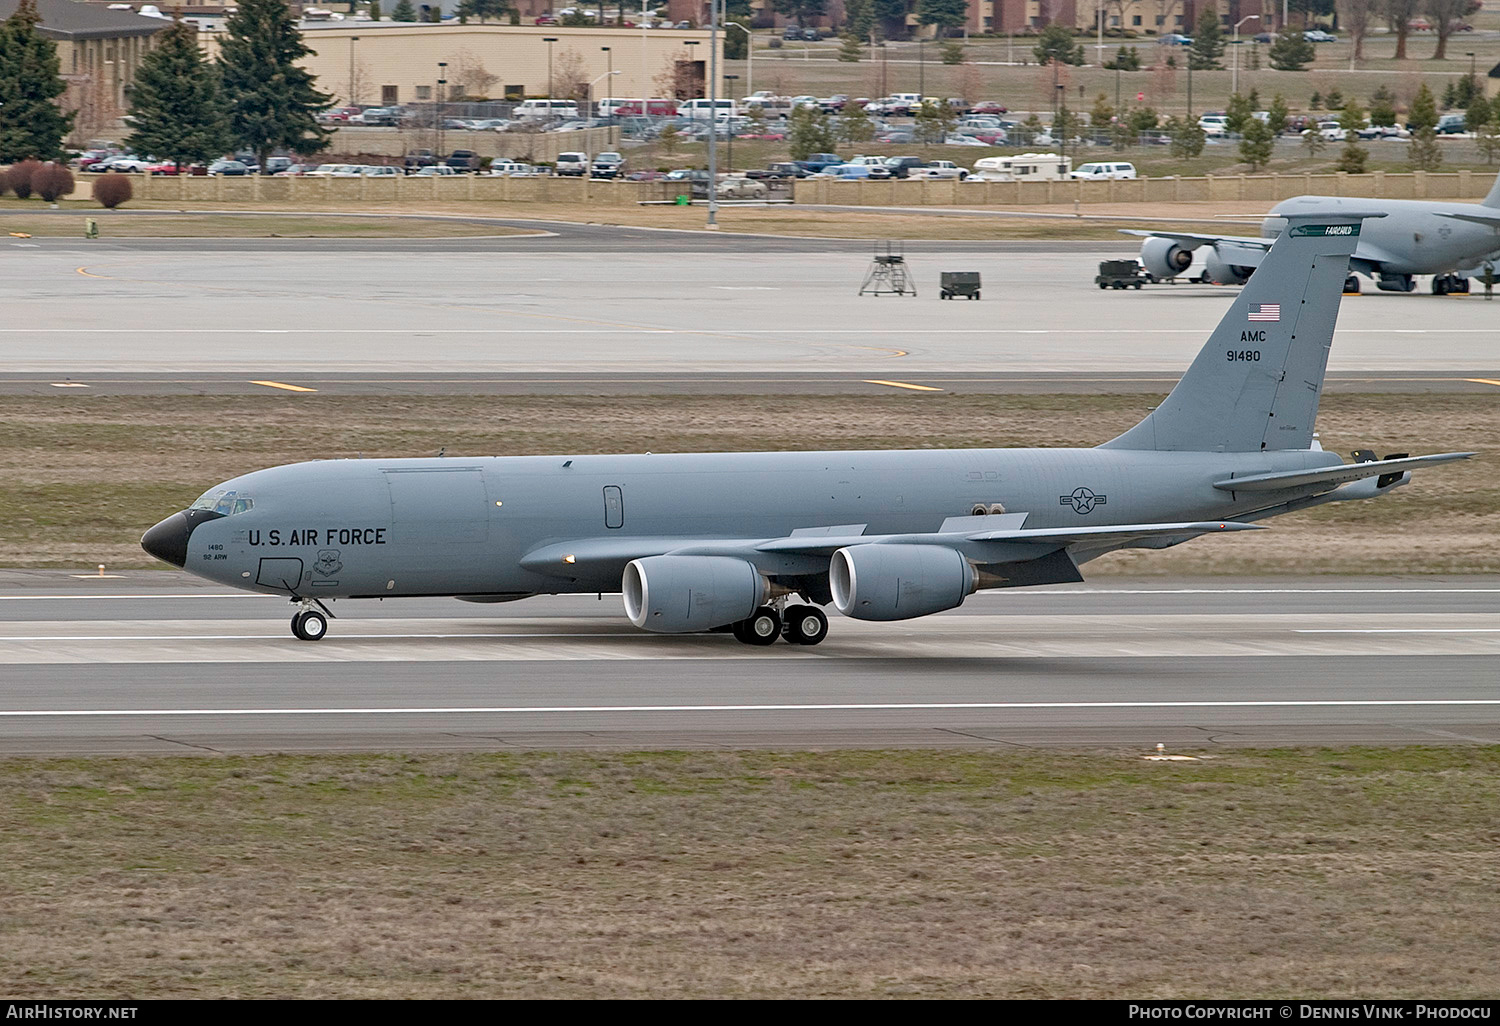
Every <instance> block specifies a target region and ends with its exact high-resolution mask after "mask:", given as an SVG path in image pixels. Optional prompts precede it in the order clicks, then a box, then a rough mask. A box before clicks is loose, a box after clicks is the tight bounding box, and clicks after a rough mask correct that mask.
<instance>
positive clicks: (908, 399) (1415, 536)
mask: <svg viewBox="0 0 1500 1026" xmlns="http://www.w3.org/2000/svg"><path fill="white" fill-rule="evenodd" d="M1157 401H1158V400H1157V399H1156V398H1155V397H1153V396H1144V395H1123V396H1109V395H1106V396H1046V395H1043V396H1034V395H1025V396H1003V395H1002V396H993V395H962V394H953V393H942V394H933V395H879V396H854V395H834V396H800V395H799V396H756V397H754V398H752V399H749V400H747V399H745V398H743V397H735V396H661V397H657V396H610V397H608V398H605V397H593V396H507V397H505V398H504V399H495V398H491V397H485V396H433V397H409V398H408V397H389V398H387V397H374V398H371V397H331V396H323V395H266V396H152V397H114V396H99V397H93V398H79V397H77V396H74V395H58V396H50V395H49V396H38V397H24V396H23V397H4V398H0V478H3V479H4V480H5V482H6V486H5V488H4V489H0V523H3V524H5V530H4V532H0V566H7V567H79V566H82V567H87V568H90V569H92V568H93V567H94V566H96V565H97V564H99V563H105V564H107V565H108V566H111V567H131V566H141V567H144V566H159V565H160V564H156V563H154V562H153V561H151V560H150V559H149V558H148V557H147V556H146V555H145V554H144V553H142V552H141V550H140V548H139V545H138V542H139V539H140V536H141V533H142V532H143V531H144V530H145V529H146V528H147V527H149V526H150V525H151V524H154V523H155V522H156V521H157V520H159V519H161V518H162V517H164V516H166V515H167V514H168V513H171V512H174V511H176V510H178V509H181V508H183V507H184V506H185V505H187V504H188V503H189V502H191V501H192V500H193V499H194V498H195V497H197V496H198V495H199V494H200V493H202V492H203V491H205V490H206V489H207V488H209V487H210V486H211V485H214V484H217V483H218V482H219V481H222V480H224V479H226V478H229V477H232V476H235V475H237V474H242V473H245V472H247V471H251V470H256V469H259V468H262V467H268V466H274V465H277V464H282V463H290V462H294V461H297V460H304V459H309V458H336V457H348V456H354V455H356V454H358V453H363V454H364V455H366V456H372V457H373V456H391V457H395V456H423V455H431V454H434V453H436V452H437V451H438V450H439V449H440V448H445V447H446V449H447V451H448V453H449V454H450V455H498V456H506V455H512V456H513V455H526V454H532V453H549V452H551V453H559V452H569V453H577V452H642V451H646V450H650V451H653V452H673V451H679V452H680V451H714V450H719V451H725V450H729V451H733V450H775V449H788V448H796V449H818V448H940V447H950V446H953V447H961V446H983V445H1010V446H1026V445H1044V446H1076V445H1094V444H1097V443H1098V442H1100V441H1103V440H1105V439H1107V438H1111V437H1113V436H1114V435H1115V434H1117V433H1119V432H1120V431H1121V430H1123V429H1125V428H1126V427H1129V426H1130V425H1131V424H1133V423H1135V422H1136V421H1137V420H1138V419H1139V418H1140V417H1141V416H1143V415H1144V413H1145V411H1146V409H1147V408H1148V407H1150V406H1153V405H1154V404H1155V403H1156V402H1157ZM308 423H316V424H318V425H319V430H318V432H317V435H316V438H317V443H318V446H319V447H318V448H316V449H309V442H308V435H307V430H306V426H307V424H308ZM1318 426H1319V429H1320V430H1321V432H1322V442H1323V445H1324V446H1325V447H1326V448H1328V449H1330V450H1333V451H1336V452H1349V451H1350V450H1352V449H1354V448H1357V447H1369V448H1373V449H1375V450H1376V451H1377V452H1380V453H1387V452H1414V453H1421V452H1444V451H1452V450H1457V449H1477V450H1480V451H1483V452H1488V453H1494V452H1496V451H1497V450H1500V418H1497V417H1496V416H1495V399H1494V397H1492V396H1489V395H1462V394H1455V395H1427V396H1409V395H1371V396H1362V395H1331V396H1328V397H1326V398H1325V400H1324V403H1323V408H1322V413H1321V415H1320V417H1319V421H1318ZM1495 466H1496V464H1495V461H1494V459H1493V458H1489V459H1485V458H1481V459H1478V460H1471V461H1469V462H1466V463H1462V464H1459V465H1455V466H1448V467H1442V468H1437V469H1434V470H1430V471H1425V472H1422V473H1420V474H1418V475H1416V481H1415V482H1414V483H1413V484H1412V485H1410V486H1409V487H1407V488H1404V489H1401V490H1399V491H1397V492H1396V493H1394V494H1393V495H1391V496H1389V497H1387V498H1384V499H1381V500H1378V501H1374V502H1368V503H1354V504H1343V505H1336V506H1332V507H1326V508H1323V509H1316V510H1310V511H1308V512H1305V513H1299V514H1294V515H1291V516H1286V517H1280V518H1277V519H1276V520H1274V521H1272V524H1273V527H1274V529H1273V530H1270V531H1261V532H1246V535H1245V536H1239V537H1233V538H1214V539H1207V540H1202V541H1198V542H1194V543H1193V544H1190V545H1184V546H1180V547H1178V548H1174V549H1171V550H1169V551H1164V552H1122V553H1115V554H1112V555H1109V556H1106V557H1105V558H1103V559H1101V560H1098V561H1096V562H1094V563H1091V564H1089V568H1088V572H1089V573H1090V574H1091V575H1098V574H1101V573H1110V572H1128V573H1132V574H1142V573H1258V574H1265V573H1293V572H1295V573H1335V572H1337V573H1402V572H1413V573H1481V572H1494V571H1496V570H1497V569H1500V473H1497V471H1496V470H1495ZM141 468H152V469H151V470H150V471H148V472H144V473H143V472H142V470H141Z"/></svg>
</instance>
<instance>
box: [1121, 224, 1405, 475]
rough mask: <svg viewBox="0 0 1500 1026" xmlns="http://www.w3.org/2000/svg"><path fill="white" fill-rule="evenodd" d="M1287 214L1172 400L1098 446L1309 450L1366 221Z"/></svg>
mask: <svg viewBox="0 0 1500 1026" xmlns="http://www.w3.org/2000/svg"><path fill="white" fill-rule="evenodd" d="M1383 216H1385V215H1384V214H1382V213H1380V212H1379V211H1373V210H1372V211H1359V210H1355V211H1350V210H1337V211H1330V212H1328V213H1323V214H1319V213H1316V212H1308V213H1296V214H1290V215H1288V216H1287V227H1286V230H1285V231H1284V232H1282V233H1281V235H1280V236H1278V237H1277V239H1276V242H1275V244H1274V245H1272V246H1271V249H1270V252H1268V253H1267V254H1266V257H1265V259H1264V260H1263V261H1262V262H1261V265H1260V267H1259V268H1257V269H1256V271H1255V273H1254V274H1253V275H1252V276H1251V278H1250V280H1249V282H1247V283H1246V284H1245V287H1244V288H1243V289H1241V290H1240V294H1239V296H1238V297H1237V298H1236V299H1235V301H1234V305H1232V306H1231V307H1230V308H1229V312H1228V313H1226V314H1225V315H1224V319H1223V320H1221V321H1220V322H1219V326H1218V327H1217V328H1216V329H1214V333H1213V334H1212V335H1211V336H1209V339H1208V343H1207V344H1206V345H1205V346H1204V347H1203V349H1202V350H1201V351H1200V352H1199V353H1198V357H1197V359H1195V360H1194V361H1193V364H1192V366H1191V367H1189V368H1188V371H1187V373H1186V374H1184V375H1183V376H1182V380H1180V381H1178V382H1177V387H1176V388H1174V389H1172V394H1171V395H1169V396H1167V398H1166V399H1165V400H1163V402H1162V404H1161V405H1160V406H1158V407H1157V408H1156V409H1155V410H1153V411H1152V412H1151V413H1149V414H1148V415H1147V416H1146V419H1145V420H1143V421H1141V422H1140V423H1139V424H1137V425H1136V426H1135V427H1133V428H1131V429H1130V430H1129V431H1126V432H1125V433H1124V434H1123V435H1120V436H1119V437H1118V438H1115V439H1112V440H1111V441H1108V442H1105V443H1104V445H1103V446H1101V448H1105V449H1158V450H1172V451H1187V452H1257V451H1260V450H1263V449H1307V448H1310V447H1311V445H1312V435H1313V421H1314V420H1315V419H1316V418H1317V415H1318V398H1319V396H1320V395H1321V394H1322V391H1323V374H1324V371H1325V370H1326V368H1327V365H1328V349H1329V347H1330V346H1331V345H1332V344H1333V325H1334V321H1335V320H1337V319H1338V313H1339V299H1340V298H1341V297H1342V294H1343V291H1344V278H1345V277H1346V276H1347V275H1348V274H1349V256H1350V254H1351V253H1353V252H1354V247H1355V246H1356V245H1357V244H1358V242H1359V230H1360V224H1361V222H1362V220H1363V219H1364V218H1366V217H1383Z"/></svg>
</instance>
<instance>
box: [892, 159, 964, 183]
mask: <svg viewBox="0 0 1500 1026" xmlns="http://www.w3.org/2000/svg"><path fill="white" fill-rule="evenodd" d="M906 177H908V178H931V179H950V180H953V181H959V182H961V181H963V180H964V179H965V178H968V177H969V169H968V168H963V167H959V166H958V165H957V164H955V163H953V161H951V160H929V161H928V162H927V164H926V165H925V166H924V167H914V168H911V169H910V170H909V171H907V173H906Z"/></svg>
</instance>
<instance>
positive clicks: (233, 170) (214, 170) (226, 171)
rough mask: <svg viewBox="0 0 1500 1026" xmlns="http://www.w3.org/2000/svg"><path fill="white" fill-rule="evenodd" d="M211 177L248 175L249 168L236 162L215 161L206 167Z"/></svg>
mask: <svg viewBox="0 0 1500 1026" xmlns="http://www.w3.org/2000/svg"><path fill="white" fill-rule="evenodd" d="M208 173H209V174H211V175H248V174H249V173H250V168H249V166H248V165H246V164H244V163H243V162H241V161H238V160H216V161H214V162H213V163H212V164H210V165H208Z"/></svg>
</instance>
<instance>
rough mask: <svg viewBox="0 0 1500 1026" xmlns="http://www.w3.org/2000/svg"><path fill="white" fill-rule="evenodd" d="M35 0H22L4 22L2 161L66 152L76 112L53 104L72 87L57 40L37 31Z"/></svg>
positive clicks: (0, 26) (0, 52) (0, 43)
mask: <svg viewBox="0 0 1500 1026" xmlns="http://www.w3.org/2000/svg"><path fill="white" fill-rule="evenodd" d="M39 21H41V16H40V15H39V14H38V13H37V9H36V2H35V0H21V2H20V3H19V4H18V5H17V6H16V10H15V13H14V14H12V15H11V16H10V17H9V18H7V19H5V21H4V22H0V163H4V164H10V163H14V162H16V161H19V160H23V159H25V158H27V157H34V158H37V159H39V160H51V159H53V158H55V157H61V156H62V141H63V138H64V137H65V136H66V135H67V134H68V132H70V131H71V130H72V128H73V115H72V114H71V113H69V114H64V113H63V112H62V110H61V108H59V107H58V106H57V104H56V103H55V102H54V101H55V100H56V99H57V97H59V96H61V95H62V94H63V92H64V91H65V90H66V88H67V86H65V85H64V84H63V80H62V76H61V75H59V74H58V61H57V44H56V43H54V42H53V41H52V40H50V39H48V38H47V37H46V36H44V35H42V34H41V33H40V32H38V31H37V30H36V25H37V22H39Z"/></svg>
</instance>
